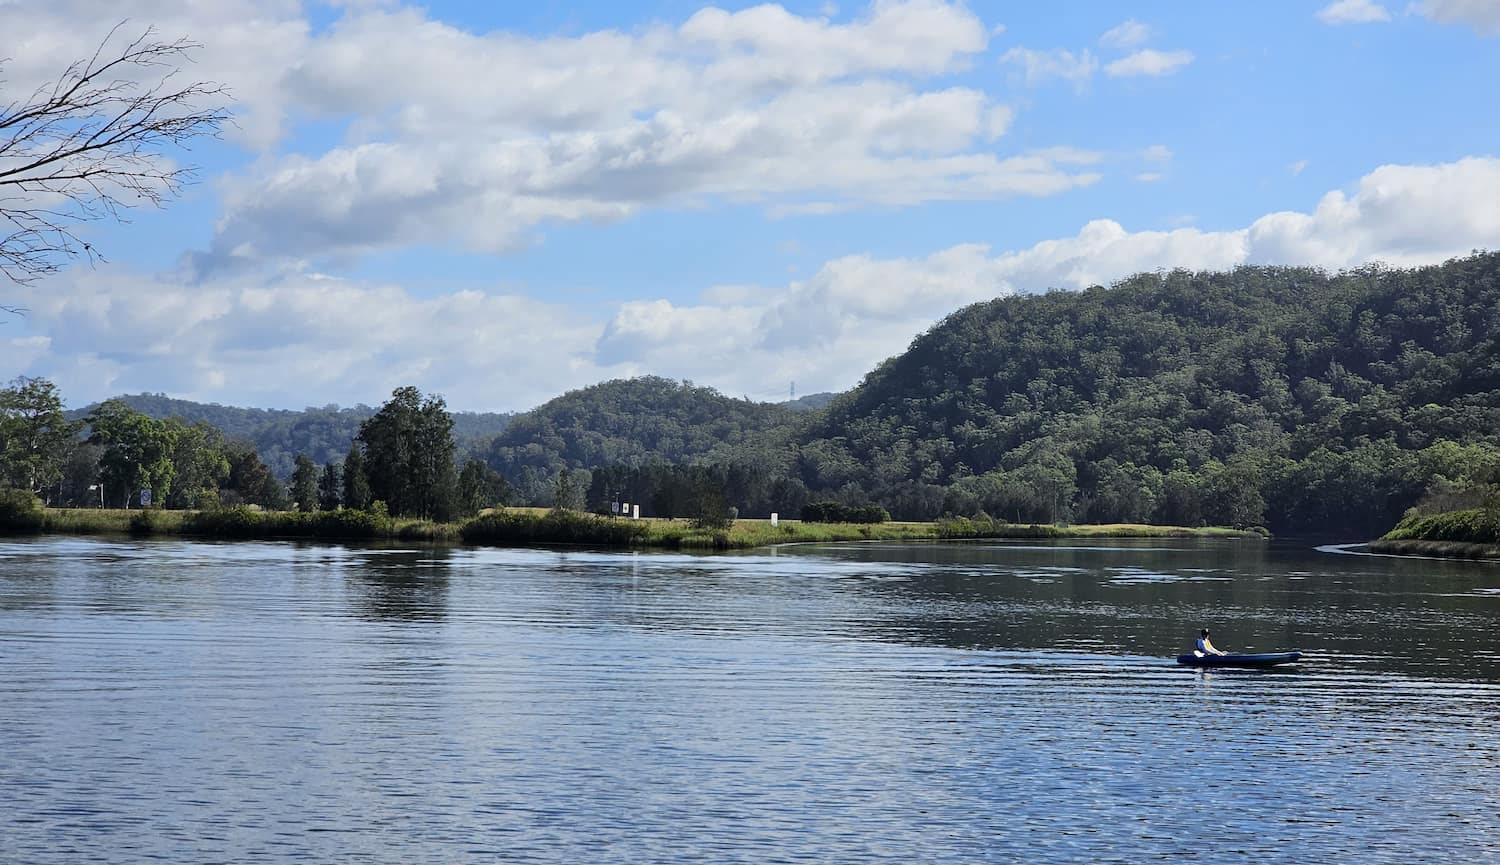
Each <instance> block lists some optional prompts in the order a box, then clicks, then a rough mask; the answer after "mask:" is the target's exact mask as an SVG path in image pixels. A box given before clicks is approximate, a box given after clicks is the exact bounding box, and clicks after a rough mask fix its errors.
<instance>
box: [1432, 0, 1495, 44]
mask: <svg viewBox="0 0 1500 865" xmlns="http://www.w3.org/2000/svg"><path fill="white" fill-rule="evenodd" d="M1416 8H1417V10H1418V11H1419V12H1421V13H1422V14H1423V15H1424V16H1426V17H1427V18H1430V19H1432V20H1433V21H1437V22H1440V23H1442V24H1462V25H1465V26H1468V27H1472V28H1474V30H1475V32H1477V33H1479V34H1480V35H1481V36H1500V3H1497V2H1495V0H1422V2H1420V3H1417V4H1416Z"/></svg>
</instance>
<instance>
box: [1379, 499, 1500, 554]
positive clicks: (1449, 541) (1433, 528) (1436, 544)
mask: <svg viewBox="0 0 1500 865" xmlns="http://www.w3.org/2000/svg"><path fill="white" fill-rule="evenodd" d="M1365 546H1366V549H1368V550H1369V551H1370V552H1373V553H1387V554H1391V555H1401V556H1441V557H1444V558H1455V559H1500V521H1497V520H1496V518H1495V516H1494V515H1493V514H1492V513H1488V512H1486V511H1484V510H1482V509H1479V508H1475V509H1472V510H1464V511H1450V512H1448V513H1445V514H1432V515H1430V516H1421V517H1408V518H1406V519H1404V520H1402V521H1401V522H1399V523H1397V524H1396V527H1395V528H1394V529H1391V530H1390V531H1389V532H1386V533H1385V535H1383V536H1382V537H1381V538H1380V540H1377V541H1371V542H1370V543H1369V544H1366V545H1365Z"/></svg>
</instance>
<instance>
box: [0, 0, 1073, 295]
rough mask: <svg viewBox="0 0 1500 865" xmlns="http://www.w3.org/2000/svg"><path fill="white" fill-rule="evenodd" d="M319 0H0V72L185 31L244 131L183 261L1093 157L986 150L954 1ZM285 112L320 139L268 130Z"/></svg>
mask: <svg viewBox="0 0 1500 865" xmlns="http://www.w3.org/2000/svg"><path fill="white" fill-rule="evenodd" d="M337 5H338V6H339V13H338V15H337V17H336V18H334V19H333V21H332V22H331V23H329V24H328V25H327V26H326V27H323V28H321V29H315V28H313V27H312V25H311V24H310V23H309V20H308V17H307V10H306V9H304V8H303V4H301V3H299V2H297V0H269V2H264V3H261V2H252V0H225V2H223V3H190V4H182V3H176V2H171V0H132V3H131V4H130V7H129V9H128V10H124V11H122V10H121V9H120V8H119V7H118V6H117V5H116V4H113V3H111V2H108V0H57V2H53V3H47V4H13V5H0V32H5V33H15V34H24V35H23V36H22V37H21V38H19V39H16V40H12V41H11V42H8V43H7V45H6V55H7V56H9V57H10V58H11V62H10V63H9V64H8V65H7V70H6V71H7V74H8V76H9V77H10V79H11V83H12V84H13V85H14V84H17V83H22V84H24V83H28V82H40V81H44V80H46V79H47V77H48V76H51V75H55V74H56V73H57V71H58V70H57V69H55V68H51V67H52V66H55V65H56V63H57V62H58V58H72V57H76V56H84V55H86V54H87V51H88V50H90V49H91V48H92V47H93V45H94V44H95V43H96V42H97V40H98V39H99V38H100V37H101V36H102V34H103V33H104V32H106V31H107V27H108V25H109V23H111V22H113V21H114V20H116V19H117V18H118V17H119V16H121V15H123V14H129V15H131V16H132V18H133V19H134V20H141V21H149V22H152V23H153V24H154V25H155V26H156V27H157V28H158V30H159V31H160V32H161V33H162V34H163V35H164V36H171V37H175V36H177V35H179V34H186V35H188V36H190V37H191V38H193V39H197V40H199V41H201V42H203V43H204V48H203V50H202V51H200V52H199V55H200V62H199V64H198V65H197V66H195V67H194V68H193V69H192V70H190V71H191V73H192V74H194V75H198V74H200V73H201V74H202V76H203V77H205V78H211V79H214V80H219V81H223V82H226V83H228V84H230V85H231V87H232V89H233V91H234V94H235V96H236V97H237V99H238V100H239V102H238V103H237V106H238V109H237V110H238V112H239V126H238V127H237V128H236V129H235V130H233V131H232V132H231V135H232V136H235V137H237V139H238V140H239V141H241V142H242V143H244V144H246V145H248V146H250V147H253V148H258V149H261V150H265V151H267V152H266V153H265V154H263V155H262V158H260V159H258V160H256V161H255V162H254V163H252V164H250V165H249V166H248V167H246V168H244V169H242V170H240V171H238V172H237V173H235V174H233V175H231V176H228V177H225V178H221V179H220V180H219V182H218V188H219V193H220V195H221V198H222V203H223V210H222V212H221V214H220V216H219V219H218V222H217V226H216V229H217V230H216V236H215V239H214V241H213V244H212V248H211V249H210V250H209V251H208V252H207V253H206V254H202V255H198V256H196V257H195V261H196V262H197V263H198V265H199V267H200V272H201V273H202V274H208V273H212V272H220V273H222V272H227V271H229V270H233V269H235V268H236V267H239V266H244V265H246V264H247V263H248V264H249V265H250V266H259V265H260V264H261V263H263V262H266V261H271V262H297V261H305V260H308V259H319V260H343V259H345V258H347V257H348V256H357V255H360V254H363V253H366V252H369V251H372V250H381V249H391V248H399V247H406V246H412V245H423V244H438V245H445V246H457V247H460V248H464V249H468V250H476V251H483V252H495V251H505V250H509V249H512V248H514V247H516V246H518V245H523V244H527V243H531V242H533V241H534V239H535V237H536V233H537V232H538V230H540V229H541V228H543V227H545V226H547V225H549V224H556V223H572V222H580V221H601V220H618V219H624V218H628V217H630V216H632V215H634V214H636V213H639V212H640V211H641V210H643V209H645V208H651V207H659V206H686V207H692V206H697V205H701V204H705V203H714V202H719V201H731V202H736V203H745V202H749V203H755V204H761V205H763V206H765V207H766V208H767V209H768V210H770V211H773V212H775V211H796V212H802V213H817V212H836V211H841V210H847V209H850V208H855V207H862V206H869V205H877V206H905V205H911V204H917V203H923V202H929V201H936V200H950V199H995V198H1002V197H1007V196H1042V195H1052V194H1055V193H1058V192H1061V191H1064V190H1067V189H1071V188H1074V187H1078V186H1082V185H1087V184H1089V183H1091V182H1093V181H1094V180H1095V179H1096V176H1095V175H1093V174H1091V173H1088V172H1076V171H1073V170H1071V169H1070V168H1069V167H1068V166H1067V165H1064V164H1059V163H1049V162H1047V161H1046V159H1045V157H1040V156H1037V155H1036V153H1037V152H1040V151H1037V152H1033V153H1030V154H1020V155H1018V154H1015V153H1013V152H1006V151H1005V150H1004V149H1003V148H1001V147H1000V146H999V145H998V144H997V142H998V141H999V140H1000V139H1002V138H1003V136H1004V135H1005V133H1006V132H1007V130H1008V128H1009V126H1010V124H1011V121H1012V119H1013V116H1014V111H1013V109H1012V108H1011V107H1010V106H1007V105H1004V104H1001V103H998V102H996V101H995V100H994V99H992V98H991V97H990V96H989V95H988V94H986V93H985V92H983V91H981V90H978V89H974V88H970V87H960V86H951V84H950V83H949V82H950V81H951V78H950V76H951V75H952V74H953V73H956V72H960V71H963V70H964V69H965V68H967V66H968V65H969V64H970V63H972V62H973V61H974V58H976V57H977V56H979V55H980V53H981V52H983V51H985V50H986V49H987V47H988V40H989V38H990V35H991V34H990V31H989V30H988V29H987V28H986V26H985V25H984V23H983V22H982V21H981V20H980V19H979V18H978V17H977V16H975V15H974V14H973V13H972V12H971V11H970V10H969V9H968V8H966V6H965V5H964V4H963V3H960V2H950V0H876V2H872V3H871V4H870V5H869V6H868V7H866V8H865V9H863V11H860V12H858V13H856V14H855V15H854V16H853V17H851V18H849V19H848V20H838V21H836V20H832V19H830V18H828V17H817V16H805V15H800V14H796V13H793V12H791V11H788V10H787V9H785V8H783V7H782V6H779V5H774V4H764V5H758V6H753V7H750V8H746V9H742V10H739V11H727V10H724V9H718V8H713V7H709V8H704V9H701V10H700V11H698V12H696V13H695V14H693V15H691V16H690V17H688V18H686V19H685V20H682V21H680V22H676V23H670V24H667V23H664V24H654V25H648V26H644V27H641V28H639V29H635V30H631V31H620V30H600V31H595V32H587V33H582V34H580V35H569V36H533V35H528V34H523V33H520V32H516V31H507V30H501V31H495V32H489V33H477V32H471V31H469V30H465V29H463V28H462V27H458V26H454V25H453V24H450V23H447V22H444V21H440V20H437V19H435V18H433V17H431V16H430V15H429V14H428V13H427V12H426V11H424V10H422V9H420V8H416V7H414V6H409V5H399V4H396V3H386V2H363V0H359V2H344V3H340V4H337ZM79 22H85V23H84V24H83V25H81V26H80V23H79ZM94 22H99V23H97V24H95V23H94ZM95 31H97V32H95ZM308 120H317V121H322V123H323V125H321V126H319V127H317V133H316V134H317V136H318V137H319V138H322V137H324V136H327V135H329V134H330V132H331V133H332V135H334V136H335V143H334V144H332V145H331V146H330V145H328V144H327V143H326V139H324V140H304V139H289V138H288V137H287V136H286V135H285V133H286V132H287V131H288V129H291V130H293V131H300V130H302V129H305V128H307V127H305V126H304V125H300V124H303V123H304V121H308ZM278 142H286V143H288V144H289V147H290V149H291V152H285V151H282V150H278V149H277V147H273V145H277V143H278Z"/></svg>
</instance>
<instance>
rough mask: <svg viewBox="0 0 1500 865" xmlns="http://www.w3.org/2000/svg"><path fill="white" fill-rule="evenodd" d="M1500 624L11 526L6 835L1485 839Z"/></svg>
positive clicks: (1349, 593)
mask: <svg viewBox="0 0 1500 865" xmlns="http://www.w3.org/2000/svg"><path fill="white" fill-rule="evenodd" d="M1497 619H1500V567H1497V566H1495V565H1484V564H1472V563H1454V562H1441V561H1420V560H1398V559H1387V558H1372V557H1358V556H1348V555H1335V554H1332V553H1327V552H1318V551H1315V550H1313V549H1311V548H1310V547H1309V546H1296V545H1274V546H1265V545H1260V544H1250V543H1243V542H1238V543H1237V542H1191V541H1166V542H1163V541H1153V542H1125V543H1121V542H1112V543H1110V544H1098V545H1088V544H1077V543H1073V544H1058V545H1029V546H1026V545H1015V544H964V545H888V546H887V545H850V546H824V547H796V548H783V549H781V550H778V551H775V552H774V553H772V552H762V553H758V554H754V555H731V556H686V555H670V554H654V553H639V554H633V553H592V552H546V551H532V550H474V549H448V548H439V549H405V550H383V549H361V548H348V547H338V546H310V545H296V544H281V543H260V544H257V543H237V544H212V543H193V542H166V541H157V542H108V541H97V540H77V539H50V538H49V539H40V540H34V541H12V542H4V543H0V670H3V672H0V861H3V862H7V863H10V862H15V863H54V862H57V863H62V862H67V863H72V862H85V861H89V862H92V861H102V862H132V863H133V862H144V861H152V860H156V861H167V862H183V863H188V862H230V861H234V862H241V861H255V862H270V863H281V862H304V861H306V862H381V863H407V862H550V863H641V862H664V863H675V862H704V863H725V862H745V863H775V862H902V863H923V862H942V863H950V862H951V863H975V862H1016V861H1019V862H1055V861H1080V862H1081V861H1099V862H1144V861H1149V860H1154V859H1167V858H1170V859H1182V858H1183V857H1191V861H1201V862H1215V863H1224V862H1288V863H1290V862H1297V863H1303V862H1400V863H1410V862H1441V861H1464V862H1466V863H1472V862H1495V861H1500V817H1497V816H1496V815H1497V813H1500V732H1497V723H1500V628H1497ZM1203 624H1208V625H1209V626H1211V627H1213V628H1214V635H1215V638H1216V642H1218V643H1219V645H1220V646H1221V647H1225V648H1229V649H1231V650H1244V651H1270V650H1277V649H1288V648H1298V649H1301V650H1303V651H1304V652H1306V653H1307V657H1306V658H1305V659H1304V662H1303V663H1302V664H1301V665H1299V667H1298V669H1297V670H1296V671H1292V672H1240V673H1235V672H1214V673H1206V674H1205V673H1200V672H1197V671H1193V670H1189V669H1186V668H1179V667H1177V666H1176V665H1175V664H1174V663H1173V662H1172V659H1173V658H1174V657H1175V655H1176V654H1178V653H1179V652H1182V651H1185V650H1187V649H1188V648H1189V646H1190V640H1191V637H1192V635H1193V633H1194V631H1195V630H1196V629H1197V628H1198V627H1199V626H1200V625H1203Z"/></svg>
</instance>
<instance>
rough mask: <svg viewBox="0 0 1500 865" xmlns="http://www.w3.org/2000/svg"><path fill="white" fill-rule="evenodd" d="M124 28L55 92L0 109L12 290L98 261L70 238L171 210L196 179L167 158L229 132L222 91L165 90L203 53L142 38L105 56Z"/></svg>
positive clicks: (7, 271)
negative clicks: (137, 214) (72, 264)
mask: <svg viewBox="0 0 1500 865" xmlns="http://www.w3.org/2000/svg"><path fill="white" fill-rule="evenodd" d="M123 26H124V24H123V23H121V24H118V25H116V26H115V28H114V29H113V30H111V31H110V32H109V35H108V36H106V37H105V38H104V40H103V41H102V42H101V43H100V44H99V47H98V48H97V49H96V50H95V51H94V54H93V55H92V56H91V57H89V58H88V59H86V60H80V61H78V62H76V63H73V64H72V65H70V66H69V67H68V68H67V69H65V70H64V71H63V73H62V75H61V76H59V77H58V79H57V80H56V81H53V82H51V83H50V84H45V85H42V86H41V87H38V88H37V89H36V90H35V91H33V92H32V94H31V95H30V96H29V97H27V98H26V99H24V100H21V101H12V102H9V103H5V102H3V101H0V274H4V275H5V276H6V277H8V278H9V279H10V280H11V281H13V282H16V283H20V284H28V283H31V282H34V281H36V280H37V279H39V278H41V277H43V276H46V275H47V274H51V273H56V272H57V271H58V270H61V269H62V267H63V266H64V265H65V264H66V263H68V262H69V261H71V260H73V259H76V258H79V257H84V258H87V259H88V260H89V261H90V262H93V261H103V260H104V258H103V256H101V255H100V254H99V252H98V250H96V249H94V247H93V246H91V245H90V244H88V243H85V242H84V241H83V240H82V238H80V237H79V235H78V234H77V233H76V230H77V228H78V227H79V226H80V225H81V224H82V223H85V222H89V221H92V220H96V219H103V218H105V217H109V218H112V219H115V220H118V221H124V217H123V215H122V211H124V210H128V209H130V208H132V207H136V206H139V205H142V204H149V205H152V206H156V207H161V206H163V205H164V204H166V202H168V201H170V200H172V199H173V198H176V197H177V196H178V195H179V194H180V193H181V192H182V188H183V186H184V185H186V184H187V183H189V182H191V181H192V180H193V178H194V169H193V168H192V167H185V166H179V165H177V164H175V163H174V162H173V161H172V160H171V159H170V158H168V155H167V151H169V150H172V149H183V150H186V149H188V148H189V145H190V144H191V143H192V141H193V140H194V139H196V138H200V137H205V136H206V137H211V138H217V137H218V136H219V132H220V129H221V127H222V126H223V125H224V124H225V123H227V122H230V114H229V110H228V108H227V104H228V102H229V101H230V98H229V95H228V93H227V92H226V91H225V89H224V88H223V87H222V86H221V85H218V84H213V83H211V82H202V81H198V82H193V83H191V84H186V85H182V86H178V85H177V84H176V83H175V82H174V80H173V79H174V78H175V77H176V74H177V72H178V70H179V69H180V68H181V66H182V65H183V64H186V63H189V62H191V60H190V58H189V56H188V53H189V52H190V51H191V50H192V49H195V48H200V47H202V46H200V45H198V44H197V43H194V42H189V41H187V40H185V39H178V40H175V41H171V42H161V41H157V40H156V38H155V36H156V31H155V30H153V29H151V28H147V29H146V30H145V31H144V32H143V33H141V35H140V36H138V37H136V38H135V39H134V40H133V41H131V42H130V43H129V44H127V45H124V46H123V47H122V48H118V49H114V50H112V49H111V43H114V44H116V45H118V42H119V40H117V39H116V36H117V35H118V34H119V32H120V30H121V28H122V27H123ZM3 68H4V60H3V59H0V70H3ZM3 85H4V82H3V81H0V88H3ZM0 93H3V89H0ZM0 100H3V96H0ZM0 310H4V311H8V312H14V311H15V310H14V309H11V308H9V307H5V306H0Z"/></svg>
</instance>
